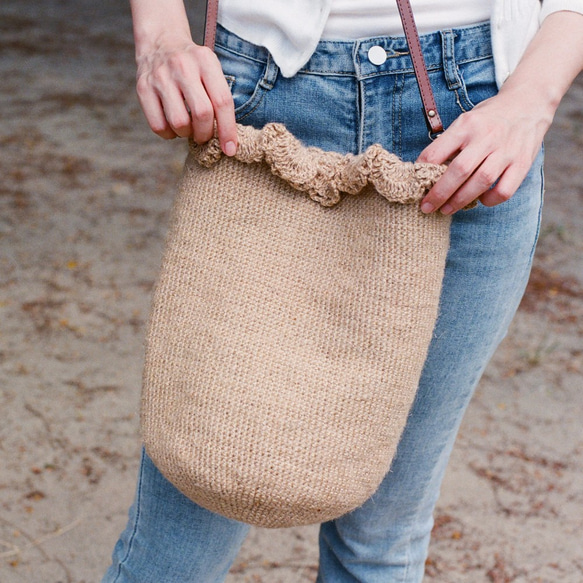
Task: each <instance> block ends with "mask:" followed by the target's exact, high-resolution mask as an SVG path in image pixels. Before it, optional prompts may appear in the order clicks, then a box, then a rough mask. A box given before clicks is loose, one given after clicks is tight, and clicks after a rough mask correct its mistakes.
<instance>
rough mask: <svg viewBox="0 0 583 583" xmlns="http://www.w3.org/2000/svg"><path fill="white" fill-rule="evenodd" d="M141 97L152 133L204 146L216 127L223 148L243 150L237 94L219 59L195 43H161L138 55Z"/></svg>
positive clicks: (227, 151)
mask: <svg viewBox="0 0 583 583" xmlns="http://www.w3.org/2000/svg"><path fill="white" fill-rule="evenodd" d="M136 61H137V65H138V71H137V92H138V99H139V101H140V105H141V107H142V109H143V111H144V113H145V115H146V119H147V120H148V123H149V125H150V128H151V129H152V131H153V132H154V133H156V134H158V135H159V136H160V137H162V138H165V139H173V138H176V137H181V138H190V137H192V138H193V139H194V141H195V142H197V143H199V144H203V143H205V142H207V141H208V140H210V138H211V137H212V136H213V134H214V126H215V122H216V127H217V132H218V136H219V141H220V144H221V149H222V150H223V152H224V153H225V154H226V155H227V156H233V155H234V154H235V152H236V150H237V127H236V123H235V110H234V104H233V98H232V96H231V91H230V89H229V86H228V84H227V81H226V80H225V77H224V75H223V71H222V69H221V65H220V63H219V60H218V58H217V56H216V55H215V54H214V53H213V52H212V51H211V50H210V49H209V48H207V47H204V46H199V45H197V44H195V43H194V42H192V40H190V38H183V39H178V38H172V39H171V40H170V41H167V42H160V41H158V42H157V43H156V45H155V46H150V47H148V49H147V50H146V51H137V57H136Z"/></svg>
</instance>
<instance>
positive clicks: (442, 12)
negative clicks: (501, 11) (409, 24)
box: [322, 0, 492, 39]
mask: <svg viewBox="0 0 583 583" xmlns="http://www.w3.org/2000/svg"><path fill="white" fill-rule="evenodd" d="M410 1H411V8H412V9H413V14H414V15H415V24H416V25H417V30H418V31H419V33H420V34H425V33H427V32H434V31H436V30H441V29H444V28H455V27H458V26H465V25H468V24H475V23H476V22H484V21H486V20H489V19H490V15H491V14H492V0H438V1H436V0H410ZM402 34H403V25H402V24H401V17H400V16H399V10H398V8H397V2H396V1H395V0H360V1H358V0H357V1H356V2H355V0H332V3H331V6H330V12H329V14H328V19H327V21H326V26H325V27H324V30H323V32H322V38H323V39H355V38H366V37H371V36H383V35H390V36H398V35H402Z"/></svg>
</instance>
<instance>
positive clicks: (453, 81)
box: [441, 29, 462, 91]
mask: <svg viewBox="0 0 583 583" xmlns="http://www.w3.org/2000/svg"><path fill="white" fill-rule="evenodd" d="M441 51H442V57H443V71H444V74H445V80H446V81H447V88H448V89H449V90H450V91H453V90H455V89H459V88H460V87H461V86H462V80H461V79H460V76H459V74H458V70H457V65H456V62H455V33H454V32H453V30H451V29H448V30H442V31H441Z"/></svg>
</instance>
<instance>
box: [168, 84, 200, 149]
mask: <svg viewBox="0 0 583 583" xmlns="http://www.w3.org/2000/svg"><path fill="white" fill-rule="evenodd" d="M161 100H162V107H163V109H164V115H165V116H166V120H167V122H168V125H169V126H170V128H171V129H172V131H173V132H174V133H175V134H176V135H177V136H180V137H181V138H188V137H190V136H191V135H192V133H193V128H192V120H191V117H190V114H189V113H188V109H187V105H186V103H185V101H184V97H183V96H182V93H181V92H180V91H179V90H178V88H176V87H173V86H170V87H167V88H166V90H165V92H164V94H163V95H162V96H161Z"/></svg>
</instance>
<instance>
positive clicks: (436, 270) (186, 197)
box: [141, 124, 450, 527]
mask: <svg viewBox="0 0 583 583" xmlns="http://www.w3.org/2000/svg"><path fill="white" fill-rule="evenodd" d="M239 143H240V146H239V151H238V154H237V156H236V159H231V158H227V157H224V156H223V155H222V154H221V151H220V148H219V144H218V140H216V139H214V140H213V141H211V142H210V143H209V144H207V145H205V146H195V145H194V144H192V145H191V152H190V155H189V158H188V160H187V163H186V168H185V172H184V176H183V180H182V184H181V187H180V192H179V195H178V197H177V200H176V202H175V207H174V211H173V218H172V223H171V228H170V233H169V237H168V241H167V247H166V252H165V256H164V261H163V266H162V270H161V274H160V278H159V281H158V284H157V287H156V290H155V295H154V301H153V309H152V314H151V322H150V328H149V333H148V337H147V352H146V364H145V370H144V386H143V401H142V417H141V419H142V433H143V438H144V442H145V447H146V451H147V453H148V454H149V455H150V457H151V458H152V460H153V461H154V463H155V464H156V466H157V467H158V468H159V469H160V470H161V471H162V473H163V474H164V475H165V476H166V477H167V478H168V479H169V480H170V481H171V482H172V483H174V484H175V485H176V487H178V488H179V489H180V490H181V491H182V492H183V493H184V494H185V495H186V496H188V497H189V498H191V499H192V500H194V501H195V502H197V503H198V504H200V505H201V506H203V507H205V508H207V509H209V510H211V511H214V512H218V513H220V514H223V515H225V516H227V517H230V518H234V519H237V520H241V521H244V522H247V523H251V524H256V525H261V526H266V527H281V526H291V525H300V524H307V523H313V522H322V521H326V520H330V519H333V518H336V517H338V516H340V515H342V514H344V513H346V512H348V511H350V510H351V509H353V508H355V507H357V506H359V505H361V504H362V503H363V502H364V501H365V500H366V499H367V498H368V497H369V496H371V494H373V493H374V491H375V489H376V488H377V487H378V485H379V483H380V482H381V480H382V479H383V477H384V476H385V474H386V472H387V471H388V469H389V465H390V463H391V459H392V457H393V454H394V452H395V449H396V446H397V443H398V440H399V437H400V434H401V432H402V430H403V427H404V425H405V421H406V419H407V414H408V411H409V408H410V406H411V403H412V401H413V398H414V395H415V391H416V387H417V384H418V381H419V377H420V374H421V369H422V367H423V363H424V360H425V356H426V353H427V348H428V345H429V342H430V339H431V335H432V330H433V327H434V323H435V319H436V314H437V307H438V301H439V294H440V288H441V281H442V277H443V271H444V264H445V257H446V252H447V248H448V240H449V224H450V219H449V218H448V217H445V216H442V215H440V214H432V215H423V214H422V213H421V212H420V210H419V208H418V207H419V204H418V203H419V201H420V199H421V198H422V196H423V195H424V193H425V192H426V191H427V189H428V188H429V187H430V186H431V185H432V184H433V183H434V182H435V180H436V179H437V178H438V177H439V176H440V174H441V173H442V172H443V167H438V166H433V165H428V164H412V163H404V162H401V161H400V160H399V159H398V158H397V157H396V156H394V155H391V154H389V153H388V152H386V151H385V150H383V149H382V148H381V147H380V146H372V147H371V148H369V149H368V150H367V151H366V152H365V153H364V154H362V155H359V156H353V155H346V156H343V155H340V154H337V153H332V152H323V151H322V150H319V149H316V148H306V147H304V146H303V145H301V144H300V143H299V142H298V141H297V140H296V139H295V138H294V137H293V136H292V135H291V134H290V133H289V132H287V130H286V129H285V128H284V127H283V126H281V125H277V124H269V125H267V126H266V127H265V128H264V129H263V130H256V129H253V128H250V127H243V126H239ZM318 203H319V204H318ZM337 203H339V204H337Z"/></svg>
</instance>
